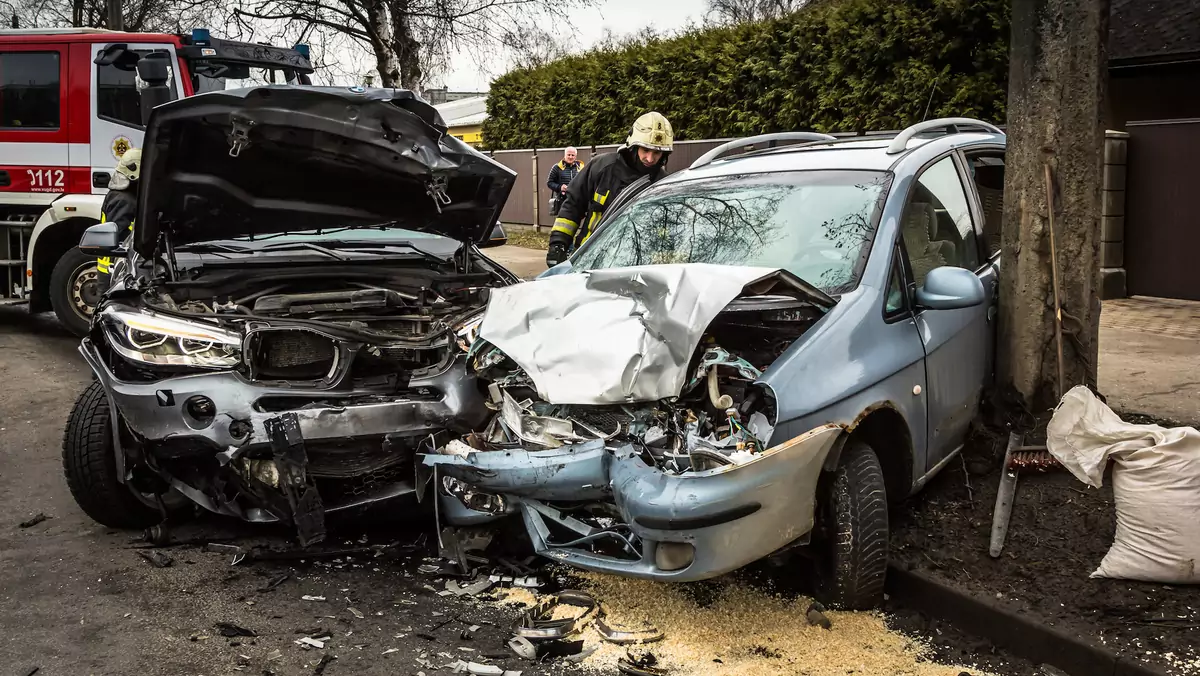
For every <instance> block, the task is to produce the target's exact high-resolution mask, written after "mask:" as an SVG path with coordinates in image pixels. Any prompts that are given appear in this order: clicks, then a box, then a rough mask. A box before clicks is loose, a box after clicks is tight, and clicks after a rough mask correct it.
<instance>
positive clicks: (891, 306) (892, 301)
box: [883, 248, 907, 317]
mask: <svg viewBox="0 0 1200 676" xmlns="http://www.w3.org/2000/svg"><path fill="white" fill-rule="evenodd" d="M899 251H900V250H899V249H898V248H897V249H896V254H895V255H893V256H892V274H891V278H890V280H889V281H888V290H887V303H886V304H885V305H884V307H883V313H884V315H885V316H887V317H894V316H896V315H898V314H900V313H902V312H903V311H904V310H905V308H906V307H907V304H906V303H905V302H904V299H905V295H906V290H905V288H904V274H903V271H902V270H901V268H902V267H903V266H904V261H903V260H902V259H901V258H900V255H899Z"/></svg>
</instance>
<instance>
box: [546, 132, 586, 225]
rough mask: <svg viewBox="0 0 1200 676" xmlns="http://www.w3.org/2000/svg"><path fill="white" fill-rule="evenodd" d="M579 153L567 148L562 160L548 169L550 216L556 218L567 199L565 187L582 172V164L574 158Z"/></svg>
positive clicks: (547, 182) (547, 184) (547, 185)
mask: <svg viewBox="0 0 1200 676" xmlns="http://www.w3.org/2000/svg"><path fill="white" fill-rule="evenodd" d="M578 156H579V152H578V151H577V150H575V149H574V148H567V149H566V150H564V151H563V158H562V160H560V161H559V162H558V163H557V164H555V165H554V166H553V167H550V175H549V176H547V177H546V187H548V188H550V215H551V216H557V215H558V210H559V209H560V208H562V204H563V202H564V201H565V200H566V199H567V186H569V185H571V181H573V180H574V179H575V177H576V176H578V175H579V172H581V171H583V162H579V161H577V160H576V158H577V157H578Z"/></svg>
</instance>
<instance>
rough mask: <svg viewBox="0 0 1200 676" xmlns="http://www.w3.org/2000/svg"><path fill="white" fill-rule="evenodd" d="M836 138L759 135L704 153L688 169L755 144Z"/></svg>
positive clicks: (795, 133) (803, 134)
mask: <svg viewBox="0 0 1200 676" xmlns="http://www.w3.org/2000/svg"><path fill="white" fill-rule="evenodd" d="M836 140H837V137H836V136H830V135H829V134H818V133H817V132H813V131H781V132H776V133H774V134H760V135H758V136H750V137H747V138H737V139H734V140H732V141H728V142H726V143H722V144H721V145H719V146H717V147H716V148H713V149H712V150H710V151H708V152H706V153H704V154H703V155H701V156H700V157H698V158H696V161H695V162H692V166H690V167H688V169H698V168H699V167H703V166H704V165H706V164H709V163H711V162H712V161H713V160H715V159H717V158H718V157H720V156H721V155H724V154H725V153H727V152H729V151H730V150H733V149H734V148H745V147H746V146H751V145H754V144H756V143H774V142H775V141H836Z"/></svg>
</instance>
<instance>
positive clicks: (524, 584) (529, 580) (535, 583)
mask: <svg viewBox="0 0 1200 676" xmlns="http://www.w3.org/2000/svg"><path fill="white" fill-rule="evenodd" d="M488 579H489V580H491V581H492V582H494V583H496V584H500V585H510V584H511V585H512V586H514V587H521V588H524V589H537V588H538V587H541V586H542V581H541V580H540V579H538V578H537V577H534V576H533V575H527V576H525V577H512V576H509V575H491V576H489V577H488Z"/></svg>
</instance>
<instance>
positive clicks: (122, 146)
mask: <svg viewBox="0 0 1200 676" xmlns="http://www.w3.org/2000/svg"><path fill="white" fill-rule="evenodd" d="M131 147H133V143H132V142H131V141H130V140H129V139H128V138H126V137H124V136H118V137H116V138H115V139H113V144H112V154H113V157H115V158H117V159H118V160H119V159H121V156H122V155H124V154H125V151H126V150H129V149H130V148H131Z"/></svg>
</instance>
